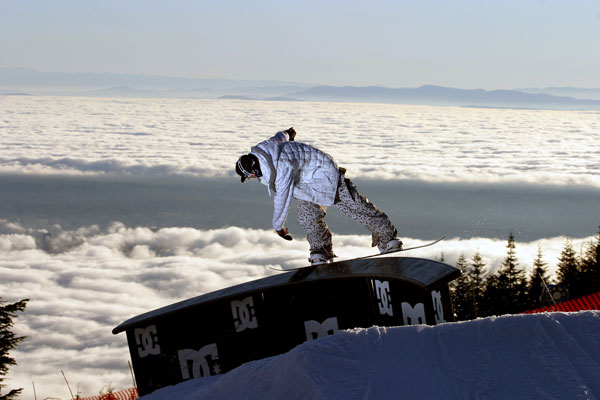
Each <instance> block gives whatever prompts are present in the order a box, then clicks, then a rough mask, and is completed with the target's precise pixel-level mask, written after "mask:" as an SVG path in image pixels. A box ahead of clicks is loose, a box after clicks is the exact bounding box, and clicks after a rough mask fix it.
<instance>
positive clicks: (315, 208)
mask: <svg viewBox="0 0 600 400" xmlns="http://www.w3.org/2000/svg"><path fill="white" fill-rule="evenodd" d="M297 204H298V222H299V223H300V225H302V227H303V228H304V229H305V230H306V233H307V235H306V238H307V239H308V244H309V245H310V254H311V255H312V254H314V253H322V254H325V256H326V257H327V258H333V257H336V255H335V254H334V253H333V244H332V241H331V232H330V231H329V227H328V226H327V224H326V223H325V221H323V218H325V215H327V207H323V206H319V205H317V204H314V203H311V202H309V201H305V200H297ZM334 206H335V207H336V208H337V209H338V210H339V211H340V212H341V213H342V214H344V215H345V216H347V217H349V218H351V219H353V220H354V221H356V222H359V223H360V224H362V225H363V226H364V227H365V228H367V229H368V230H370V231H371V234H372V238H373V240H372V244H371V245H372V246H377V247H378V248H379V249H380V250H381V249H382V248H384V247H385V245H386V244H387V242H389V241H390V240H392V239H394V238H395V237H396V234H397V231H396V228H395V227H394V225H392V222H391V221H390V219H389V218H388V216H387V215H386V214H385V213H384V212H383V211H381V210H380V209H379V208H377V207H376V206H375V205H374V204H373V203H371V202H370V201H369V199H367V198H366V197H365V196H363V195H362V194H360V193H359V192H358V190H357V189H356V186H355V185H354V183H352V181H351V180H350V179H347V178H345V177H344V175H343V174H341V175H340V181H339V183H338V192H337V198H336V201H335V204H334Z"/></svg>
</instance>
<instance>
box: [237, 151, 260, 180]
mask: <svg viewBox="0 0 600 400" xmlns="http://www.w3.org/2000/svg"><path fill="white" fill-rule="evenodd" d="M235 172H237V174H238V175H239V176H241V177H242V182H244V181H245V180H246V179H247V178H248V177H249V176H250V175H256V176H258V177H261V176H262V172H261V171H260V164H259V162H258V158H257V157H256V156H255V155H254V154H246V155H243V156H241V157H240V158H238V160H237V162H236V163H235Z"/></svg>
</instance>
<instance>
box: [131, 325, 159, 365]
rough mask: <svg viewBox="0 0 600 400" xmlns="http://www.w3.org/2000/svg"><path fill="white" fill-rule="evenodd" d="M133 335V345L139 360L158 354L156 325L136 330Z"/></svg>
mask: <svg viewBox="0 0 600 400" xmlns="http://www.w3.org/2000/svg"><path fill="white" fill-rule="evenodd" d="M133 335H134V336H135V343H136V345H137V349H138V355H139V356H140V358H144V357H146V356H149V355H158V354H160V346H159V344H158V333H157V331H156V325H150V326H148V327H147V328H136V329H135V330H134V331H133Z"/></svg>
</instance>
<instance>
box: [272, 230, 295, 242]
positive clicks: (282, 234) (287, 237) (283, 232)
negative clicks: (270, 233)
mask: <svg viewBox="0 0 600 400" xmlns="http://www.w3.org/2000/svg"><path fill="white" fill-rule="evenodd" d="M275 232H277V234H278V235H279V236H280V237H282V238H284V239H285V240H293V239H294V238H293V237H292V235H289V234H288V228H283V229H280V230H278V231H275Z"/></svg>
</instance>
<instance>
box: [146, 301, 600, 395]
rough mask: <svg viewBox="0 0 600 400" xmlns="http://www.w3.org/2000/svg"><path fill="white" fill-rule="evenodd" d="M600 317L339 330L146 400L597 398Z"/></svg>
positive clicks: (506, 319)
mask: <svg viewBox="0 0 600 400" xmlns="http://www.w3.org/2000/svg"><path fill="white" fill-rule="evenodd" d="M598 332H600V311H582V312H579V313H544V314H532V315H513V316H502V317H490V318H485V319H478V320H474V321H469V322H462V323H446V324H442V325H438V326H424V325H420V326H402V327H391V328H384V327H372V328H368V329H353V330H348V331H341V332H338V333H336V334H335V335H333V336H329V337H327V338H323V339H318V340H313V341H308V342H305V343H304V344H302V345H300V346H297V347H296V348H294V349H293V350H291V351H290V352H288V353H286V354H282V355H279V356H275V357H271V358H267V359H264V360H259V361H254V362H250V363H247V364H244V365H242V366H240V367H238V368H236V369H234V370H232V371H230V372H229V373H227V374H224V375H218V376H211V377H206V378H200V379H194V380H190V381H186V382H183V383H180V384H178V385H175V386H170V387H165V388H162V389H159V390H157V391H155V392H153V393H151V394H149V395H146V396H143V397H142V399H143V400H172V399H179V400H201V399H228V400H236V399H240V400H251V399H261V400H264V399H290V400H292V399H302V400H307V399H344V400H351V399H457V400H464V399H510V400H519V399H523V400H525V399H527V400H529V399H569V400H576V399H598V398H600V339H599V336H598Z"/></svg>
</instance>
